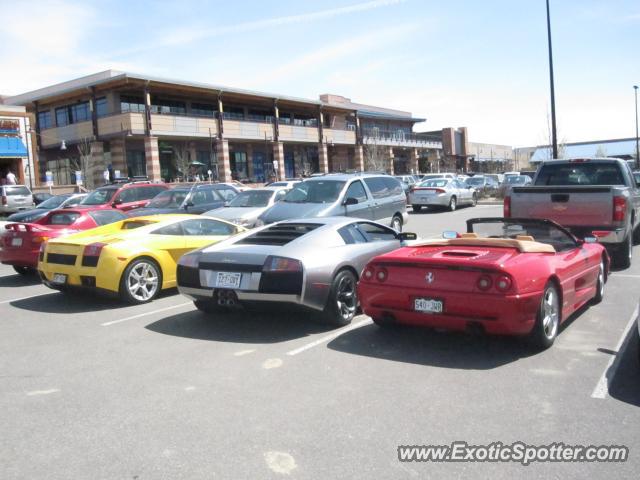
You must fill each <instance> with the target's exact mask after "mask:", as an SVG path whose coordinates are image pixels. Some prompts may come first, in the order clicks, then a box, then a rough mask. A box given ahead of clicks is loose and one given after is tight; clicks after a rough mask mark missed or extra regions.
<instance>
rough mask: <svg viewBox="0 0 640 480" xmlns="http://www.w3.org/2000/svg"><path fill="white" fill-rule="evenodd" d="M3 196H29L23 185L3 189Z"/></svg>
mask: <svg viewBox="0 0 640 480" xmlns="http://www.w3.org/2000/svg"><path fill="white" fill-rule="evenodd" d="M4 191H5V195H7V196H8V197H10V196H12V195H31V192H30V191H29V189H28V188H27V187H25V186H23V185H17V186H15V187H4Z"/></svg>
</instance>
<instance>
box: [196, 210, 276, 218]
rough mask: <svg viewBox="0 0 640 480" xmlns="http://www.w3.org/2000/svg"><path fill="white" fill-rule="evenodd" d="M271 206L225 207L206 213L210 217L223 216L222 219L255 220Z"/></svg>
mask: <svg viewBox="0 0 640 480" xmlns="http://www.w3.org/2000/svg"><path fill="white" fill-rule="evenodd" d="M268 208H269V207H225V208H216V209H215V210H209V211H208V212H207V213H206V215H207V216H209V217H216V218H221V219H222V220H236V219H243V220H255V219H256V218H258V215H260V214H261V213H262V212H264V211H265V210H267V209H268Z"/></svg>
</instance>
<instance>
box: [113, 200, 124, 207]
mask: <svg viewBox="0 0 640 480" xmlns="http://www.w3.org/2000/svg"><path fill="white" fill-rule="evenodd" d="M118 205H122V199H121V198H116V199H115V200H114V201H113V202H112V203H111V206H112V207H113V208H116V207H117V206H118Z"/></svg>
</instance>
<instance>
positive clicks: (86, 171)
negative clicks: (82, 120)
mask: <svg viewBox="0 0 640 480" xmlns="http://www.w3.org/2000/svg"><path fill="white" fill-rule="evenodd" d="M76 149H77V156H74V155H71V156H70V157H69V166H70V167H71V169H72V170H73V171H74V172H77V171H80V172H82V179H83V183H84V185H85V187H86V188H89V189H91V188H94V187H95V179H94V170H95V167H96V165H94V162H93V139H91V138H88V137H85V138H82V139H81V140H80V141H79V142H78V144H77V145H76Z"/></svg>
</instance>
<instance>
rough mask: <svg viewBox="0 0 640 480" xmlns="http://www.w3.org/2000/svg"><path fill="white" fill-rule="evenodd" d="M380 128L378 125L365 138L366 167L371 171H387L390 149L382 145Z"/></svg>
mask: <svg viewBox="0 0 640 480" xmlns="http://www.w3.org/2000/svg"><path fill="white" fill-rule="evenodd" d="M379 138H380V130H379V129H378V128H377V127H376V128H373V129H372V130H371V133H370V134H369V135H367V136H366V137H365V140H364V143H365V144H364V148H363V150H364V168H365V170H371V171H386V170H387V165H388V163H389V149H388V148H385V147H383V146H381V145H380V143H379Z"/></svg>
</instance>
